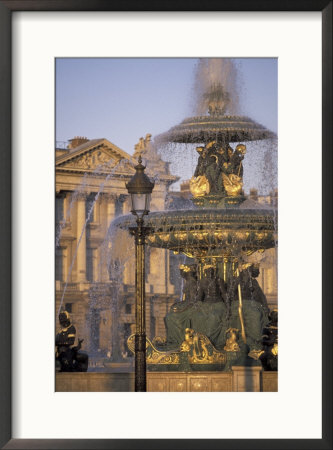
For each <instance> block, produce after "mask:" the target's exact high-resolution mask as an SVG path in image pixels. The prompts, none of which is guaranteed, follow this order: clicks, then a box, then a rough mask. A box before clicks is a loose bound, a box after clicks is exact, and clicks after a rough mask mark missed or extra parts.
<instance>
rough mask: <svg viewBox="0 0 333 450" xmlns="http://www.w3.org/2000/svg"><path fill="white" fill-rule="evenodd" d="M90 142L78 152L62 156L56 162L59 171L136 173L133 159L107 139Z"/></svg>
mask: <svg viewBox="0 0 333 450" xmlns="http://www.w3.org/2000/svg"><path fill="white" fill-rule="evenodd" d="M90 142H91V145H89V142H87V144H86V145H85V146H81V147H80V148H78V150H76V151H73V152H71V153H67V154H66V155H64V156H60V157H59V158H57V160H56V167H57V169H64V170H70V171H79V172H82V171H83V172H95V171H96V172H97V173H98V172H112V171H114V172H117V173H119V172H120V173H130V174H131V173H134V168H133V164H132V162H131V160H132V157H131V156H130V155H129V154H127V153H126V152H124V151H123V150H121V149H119V148H118V147H116V146H115V145H113V144H111V143H110V142H108V141H107V140H106V139H103V140H98V141H97V142H96V141H95V142H94V143H92V141H90Z"/></svg>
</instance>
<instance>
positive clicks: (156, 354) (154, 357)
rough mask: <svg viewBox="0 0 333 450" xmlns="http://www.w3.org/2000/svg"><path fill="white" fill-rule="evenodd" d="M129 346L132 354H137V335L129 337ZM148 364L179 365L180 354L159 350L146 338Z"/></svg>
mask: <svg viewBox="0 0 333 450" xmlns="http://www.w3.org/2000/svg"><path fill="white" fill-rule="evenodd" d="M155 339H157V338H155ZM155 342H158V341H155ZM127 346H128V348H129V349H130V350H131V352H132V353H134V354H135V334H132V335H131V336H129V338H128V339H127ZM146 362H147V364H179V353H177V352H174V351H166V352H163V351H160V350H157V348H156V347H155V345H154V344H153V343H152V342H151V341H150V340H149V339H148V338H146Z"/></svg>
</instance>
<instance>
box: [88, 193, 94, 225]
mask: <svg viewBox="0 0 333 450" xmlns="http://www.w3.org/2000/svg"><path fill="white" fill-rule="evenodd" d="M95 197H96V194H90V195H88V197H87V198H86V220H87V218H88V216H89V213H90V216H89V220H88V223H91V222H95V221H96V217H95V215H96V203H95V204H94V202H95ZM92 208H93V209H92ZM91 209H92V211H91ZM90 211H91V212H90Z"/></svg>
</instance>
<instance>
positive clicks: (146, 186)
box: [126, 155, 154, 392]
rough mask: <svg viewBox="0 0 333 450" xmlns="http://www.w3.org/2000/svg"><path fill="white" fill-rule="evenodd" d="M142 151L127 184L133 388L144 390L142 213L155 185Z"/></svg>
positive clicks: (144, 318)
mask: <svg viewBox="0 0 333 450" xmlns="http://www.w3.org/2000/svg"><path fill="white" fill-rule="evenodd" d="M145 168H146V167H145V166H143V165H142V159H141V155H140V156H139V159H138V165H137V166H135V174H134V175H133V177H132V178H131V180H130V181H129V182H128V183H127V184H126V188H127V191H128V193H129V194H130V195H131V202H132V210H131V212H132V214H134V215H135V216H136V223H137V226H136V227H131V228H130V233H131V234H133V235H134V237H135V322H136V329H135V392H146V390H147V386H146V309H145V239H146V235H147V232H148V228H147V227H145V226H144V221H143V217H144V216H145V215H146V214H149V205H150V197H151V193H152V190H153V188H154V183H152V182H151V181H150V180H149V178H148V177H147V175H146V174H145V173H144V170H145Z"/></svg>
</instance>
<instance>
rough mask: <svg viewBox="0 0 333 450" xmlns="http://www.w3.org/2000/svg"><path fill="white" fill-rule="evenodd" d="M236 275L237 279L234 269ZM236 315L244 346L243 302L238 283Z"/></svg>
mask: <svg viewBox="0 0 333 450" xmlns="http://www.w3.org/2000/svg"><path fill="white" fill-rule="evenodd" d="M236 275H237V277H238V279H239V269H238V268H237V269H236ZM238 301H239V303H238V314H239V320H240V323H241V330H242V338H243V342H244V344H246V334H245V326H244V318H243V300H242V290H241V285H240V282H238Z"/></svg>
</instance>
